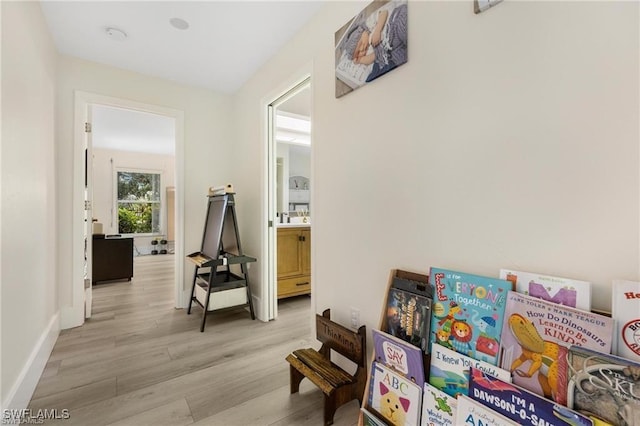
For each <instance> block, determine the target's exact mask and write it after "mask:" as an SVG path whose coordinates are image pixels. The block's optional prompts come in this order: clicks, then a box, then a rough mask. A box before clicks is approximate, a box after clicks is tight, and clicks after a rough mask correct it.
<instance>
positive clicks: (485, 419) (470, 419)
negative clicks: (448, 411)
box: [456, 395, 520, 426]
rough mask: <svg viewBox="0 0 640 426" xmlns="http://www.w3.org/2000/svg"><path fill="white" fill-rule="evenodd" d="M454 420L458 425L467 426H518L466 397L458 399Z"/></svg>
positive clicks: (462, 396) (516, 423) (461, 396)
mask: <svg viewBox="0 0 640 426" xmlns="http://www.w3.org/2000/svg"><path fill="white" fill-rule="evenodd" d="M456 419H457V422H458V424H459V425H468V426H511V425H514V426H515V425H519V424H520V423H518V422H514V421H513V420H511V419H509V418H508V417H505V416H503V415H502V414H500V413H497V412H496V411H493V410H492V409H490V408H487V407H485V406H484V405H482V404H480V403H479V402H478V401H474V400H473V399H471V398H469V397H468V396H466V395H460V396H459V397H458V409H457V413H456Z"/></svg>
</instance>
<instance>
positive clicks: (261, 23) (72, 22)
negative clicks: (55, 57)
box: [41, 0, 327, 154]
mask: <svg viewBox="0 0 640 426" xmlns="http://www.w3.org/2000/svg"><path fill="white" fill-rule="evenodd" d="M326 1H327V0H297V1H291V0H290V1H244V0H235V1H219V0H214V1H48V0H44V1H42V2H41V5H42V11H43V13H44V15H45V19H46V22H47V25H48V27H49V30H50V32H51V34H52V37H53V40H54V42H55V45H56V47H57V49H58V51H59V52H60V53H62V54H66V55H70V56H74V57H79V58H82V59H86V60H90V61H94V62H98V63H102V64H106V65H110V66H114V67H117V68H122V69H127V70H130V71H135V72H139V73H141V74H146V75H150V76H154V77H159V78H163V79H167V80H171V81H174V82H176V83H180V84H184V85H189V86H196V87H202V88H206V89H212V90H215V91H218V92H222V93H233V92H235V91H237V90H238V89H239V88H240V87H242V85H243V84H244V83H245V82H246V81H247V80H248V79H249V78H250V77H251V76H252V75H253V74H255V73H256V72H257V71H258V70H259V69H260V67H261V66H262V65H263V64H264V63H265V62H266V61H267V60H268V59H269V58H270V57H272V56H273V55H275V54H276V53H277V52H278V50H279V49H280V48H281V47H282V46H283V45H284V44H285V43H286V42H287V41H288V40H289V39H290V38H292V37H293V36H294V35H295V33H296V32H297V31H299V30H300V28H302V27H303V26H304V25H305V24H306V23H307V22H308V21H309V20H310V19H311V17H312V16H313V15H314V14H315V13H316V12H317V11H318V10H319V9H320V7H321V6H322V5H323V3H324V2H326ZM175 18H177V19H178V22H177V24H178V26H180V24H184V23H185V22H186V23H187V24H188V28H187V29H180V28H176V27H175V26H174V25H172V24H171V22H170V21H172V20H174V21H175ZM180 20H182V21H180ZM183 26H184V25H183ZM120 31H122V32H123V33H124V34H126V36H125V37H122V34H121V33H120ZM118 36H120V37H118ZM305 92H306V93H304V94H300V95H299V96H296V97H294V98H292V99H291V100H289V101H287V103H286V105H285V104H283V105H282V106H281V107H280V110H282V111H287V112H291V113H294V114H298V115H303V116H306V117H308V116H310V111H309V109H310V105H311V102H310V98H309V94H308V92H309V91H308V90H307V91H305ZM92 121H93V129H94V131H93V140H92V142H93V146H94V147H96V148H108V149H116V150H128V151H138V152H150V153H158V154H173V152H174V140H175V129H174V123H173V120H172V119H169V118H167V117H162V116H159V115H155V114H149V113H144V112H137V111H130V110H124V109H120V108H111V107H102V106H95V107H94V109H93V115H92Z"/></svg>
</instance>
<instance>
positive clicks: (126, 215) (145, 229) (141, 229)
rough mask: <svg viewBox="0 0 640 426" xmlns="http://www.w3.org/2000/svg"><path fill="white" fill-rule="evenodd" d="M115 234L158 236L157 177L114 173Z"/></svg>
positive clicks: (158, 188) (158, 197) (131, 173)
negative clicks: (115, 178) (115, 174)
mask: <svg viewBox="0 0 640 426" xmlns="http://www.w3.org/2000/svg"><path fill="white" fill-rule="evenodd" d="M117 185H118V205H117V207H118V233H120V234H153V233H160V207H161V206H160V173H139V172H129V171H118V175H117Z"/></svg>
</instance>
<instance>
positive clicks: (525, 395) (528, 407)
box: [469, 368, 593, 426]
mask: <svg viewBox="0 0 640 426" xmlns="http://www.w3.org/2000/svg"><path fill="white" fill-rule="evenodd" d="M469 397H470V398H472V399H474V400H476V401H478V402H480V403H481V404H482V405H484V406H486V407H489V408H491V409H492V410H494V411H497V412H498V413H500V414H502V415H504V416H506V417H508V418H510V419H511V420H515V421H517V422H518V423H519V424H521V425H531V426H538V425H552V426H561V425H572V426H592V425H593V421H592V420H591V419H589V418H587V417H586V416H584V415H582V414H579V413H577V412H575V411H573V410H570V409H569V408H567V407H565V406H564V405H560V404H558V403H556V402H554V401H552V400H550V399H547V398H544V397H542V396H540V395H537V394H535V393H533V392H530V391H528V390H526V389H525V388H523V387H520V386H517V385H514V384H511V383H505V382H503V381H502V380H500V379H496V378H495V377H493V376H491V375H489V374H487V373H485V372H483V371H481V370H477V369H475V368H472V369H471V376H470V377H469Z"/></svg>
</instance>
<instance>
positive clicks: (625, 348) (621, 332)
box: [611, 280, 640, 362]
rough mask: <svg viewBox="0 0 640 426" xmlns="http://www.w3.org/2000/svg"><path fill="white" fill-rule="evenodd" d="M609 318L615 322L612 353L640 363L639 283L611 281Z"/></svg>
mask: <svg viewBox="0 0 640 426" xmlns="http://www.w3.org/2000/svg"><path fill="white" fill-rule="evenodd" d="M611 316H612V317H613V319H614V320H615V321H616V336H615V339H614V341H615V347H614V348H613V350H612V352H613V353H614V354H616V355H618V356H621V357H624V358H629V359H631V360H634V361H638V362H640V282H636V281H624V280H614V281H613V285H612V295H611Z"/></svg>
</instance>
